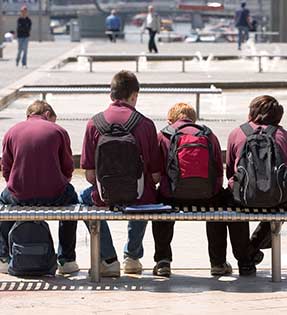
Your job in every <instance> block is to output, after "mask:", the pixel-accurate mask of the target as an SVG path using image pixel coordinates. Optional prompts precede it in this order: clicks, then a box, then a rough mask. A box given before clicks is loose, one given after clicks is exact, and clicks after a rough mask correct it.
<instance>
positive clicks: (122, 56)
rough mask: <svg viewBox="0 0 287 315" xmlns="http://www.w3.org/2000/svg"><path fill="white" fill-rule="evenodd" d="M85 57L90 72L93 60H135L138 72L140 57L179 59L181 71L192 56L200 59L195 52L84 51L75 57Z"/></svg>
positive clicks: (167, 59) (158, 59)
mask: <svg viewBox="0 0 287 315" xmlns="http://www.w3.org/2000/svg"><path fill="white" fill-rule="evenodd" d="M79 57H83V58H87V59H88V62H89V64H90V72H93V62H94V61H135V62H136V72H139V61H140V58H146V60H147V61H173V60H181V62H182V67H181V71H182V72H185V61H186V60H192V59H194V58H196V59H198V60H199V59H200V57H199V56H198V55H196V54H149V53H118V54H116V53H113V54H100V53H86V54H79V55H77V58H79Z"/></svg>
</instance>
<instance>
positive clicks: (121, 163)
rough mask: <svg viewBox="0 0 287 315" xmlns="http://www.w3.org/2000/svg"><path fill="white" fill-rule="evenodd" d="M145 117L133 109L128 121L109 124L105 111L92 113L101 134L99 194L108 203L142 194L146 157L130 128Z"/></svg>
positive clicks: (120, 202)
mask: <svg viewBox="0 0 287 315" xmlns="http://www.w3.org/2000/svg"><path fill="white" fill-rule="evenodd" d="M141 119H142V115H141V114H140V113H138V112H137V111H133V112H132V114H131V116H130V118H129V119H128V121H127V122H126V123H125V124H117V123H113V124H108V123H107V121H106V120H105V118H104V114H103V113H99V114H97V115H95V116H94V117H93V120H94V124H95V126H96V128H97V130H98V131H99V133H100V134H101V135H100V137H99V141H98V144H97V148H96V152H95V166H96V181H97V187H98V191H99V195H100V198H101V199H102V200H103V201H104V202H105V203H106V204H108V205H110V206H113V205H130V204H133V203H134V202H135V201H136V200H137V199H139V198H140V197H141V196H142V194H143V188H144V175H143V160H142V156H141V154H140V151H139V148H138V145H137V142H136V139H135V137H134V136H133V134H132V133H131V131H132V130H133V128H134V127H135V126H136V125H137V123H138V122H139V121H140V120H141Z"/></svg>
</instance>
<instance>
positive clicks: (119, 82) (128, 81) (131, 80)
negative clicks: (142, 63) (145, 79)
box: [111, 70, 140, 100]
mask: <svg viewBox="0 0 287 315" xmlns="http://www.w3.org/2000/svg"><path fill="white" fill-rule="evenodd" d="M139 89H140V86H139V82H138V79H137V77H136V76H135V75H134V74H133V73H132V72H131V71H126V70H122V71H120V72H118V73H117V74H115V75H114V77H113V79H112V82H111V97H112V99H115V100H127V99H128V98H129V97H130V96H131V95H132V93H134V92H138V91H139Z"/></svg>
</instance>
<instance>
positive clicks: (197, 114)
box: [195, 93, 200, 120]
mask: <svg viewBox="0 0 287 315" xmlns="http://www.w3.org/2000/svg"><path fill="white" fill-rule="evenodd" d="M195 104H196V116H197V119H198V120H199V119H200V114H199V106H200V94H199V93H196V101H195Z"/></svg>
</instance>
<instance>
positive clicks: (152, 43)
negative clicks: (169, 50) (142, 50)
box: [148, 28, 158, 53]
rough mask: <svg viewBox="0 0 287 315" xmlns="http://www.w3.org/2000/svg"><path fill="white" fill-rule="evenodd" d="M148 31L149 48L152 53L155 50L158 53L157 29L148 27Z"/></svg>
mask: <svg viewBox="0 0 287 315" xmlns="http://www.w3.org/2000/svg"><path fill="white" fill-rule="evenodd" d="M148 32H149V41H148V50H149V52H150V53H151V52H153V51H154V52H155V53H157V52H158V50H157V47H156V44H155V35H156V31H153V30H152V29H150V28H148Z"/></svg>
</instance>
